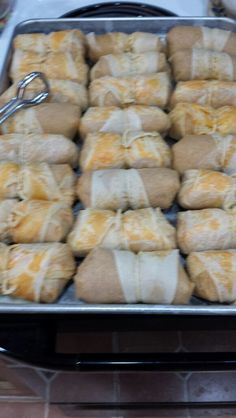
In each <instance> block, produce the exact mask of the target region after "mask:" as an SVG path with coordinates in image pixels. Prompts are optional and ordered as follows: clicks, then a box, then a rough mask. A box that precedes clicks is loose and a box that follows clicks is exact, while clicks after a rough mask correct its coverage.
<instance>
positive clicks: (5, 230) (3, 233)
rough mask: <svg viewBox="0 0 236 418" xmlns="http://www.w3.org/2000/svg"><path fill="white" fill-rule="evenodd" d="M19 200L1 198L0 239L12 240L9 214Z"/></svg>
mask: <svg viewBox="0 0 236 418" xmlns="http://www.w3.org/2000/svg"><path fill="white" fill-rule="evenodd" d="M17 202H18V201H17V200H16V199H5V200H0V241H10V229H9V228H10V227H9V216H10V213H11V211H12V210H13V208H14V207H15V205H16V204H17Z"/></svg>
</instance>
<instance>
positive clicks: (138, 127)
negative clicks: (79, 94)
mask: <svg viewBox="0 0 236 418" xmlns="http://www.w3.org/2000/svg"><path fill="white" fill-rule="evenodd" d="M169 127H170V122H169V117H168V115H167V114H166V113H165V112H163V110H161V109H159V108H158V107H154V106H141V105H136V106H128V107H127V108H126V109H120V108H119V107H115V106H108V107H90V108H89V109H88V110H87V111H86V112H85V113H84V115H83V116H82V118H81V120H80V135H81V136H82V137H85V136H86V135H87V134H88V133H90V132H114V133H118V134H123V133H124V132H126V131H145V132H152V131H157V132H160V133H165V132H166V131H167V130H168V129H169Z"/></svg>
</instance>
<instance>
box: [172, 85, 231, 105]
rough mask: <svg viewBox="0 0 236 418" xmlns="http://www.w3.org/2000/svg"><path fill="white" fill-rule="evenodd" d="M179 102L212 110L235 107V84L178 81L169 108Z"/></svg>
mask: <svg viewBox="0 0 236 418" xmlns="http://www.w3.org/2000/svg"><path fill="white" fill-rule="evenodd" d="M181 102H184V103H197V104H199V105H207V106H211V107H214V108H218V107H223V106H236V83H235V82H232V81H218V80H193V81H183V82H181V81H180V82H179V83H178V84H177V86H176V88H175V90H174V91H173V94H172V96H171V99H170V107H171V108H173V107H174V106H175V105H176V104H177V103H181Z"/></svg>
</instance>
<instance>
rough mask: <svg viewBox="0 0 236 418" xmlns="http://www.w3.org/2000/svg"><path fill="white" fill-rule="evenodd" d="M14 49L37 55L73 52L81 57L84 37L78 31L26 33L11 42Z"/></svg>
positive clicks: (83, 50)
mask: <svg viewBox="0 0 236 418" xmlns="http://www.w3.org/2000/svg"><path fill="white" fill-rule="evenodd" d="M13 47H14V49H21V50H22V51H31V52H37V53H39V54H40V53H41V54H42V53H46V52H55V51H56V52H59V51H60V52H68V51H69V52H73V53H75V54H77V55H81V56H83V55H84V53H85V35H84V34H83V33H82V32H81V31H80V30H78V29H71V30H63V31H58V32H50V33H49V34H47V35H46V34H44V33H27V34H22V35H17V36H16V37H15V38H14V40H13Z"/></svg>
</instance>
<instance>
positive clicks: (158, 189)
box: [77, 168, 180, 210]
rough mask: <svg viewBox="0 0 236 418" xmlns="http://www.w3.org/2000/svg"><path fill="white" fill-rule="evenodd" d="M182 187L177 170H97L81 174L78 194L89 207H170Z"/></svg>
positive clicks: (123, 208) (84, 204) (85, 205)
mask: <svg viewBox="0 0 236 418" xmlns="http://www.w3.org/2000/svg"><path fill="white" fill-rule="evenodd" d="M179 187H180V183H179V177H178V174H177V172H176V171H174V170H170V169H168V168H142V169H140V170H136V169H130V170H119V169H113V170H98V171H87V172H85V173H83V174H82V175H81V176H80V177H79V180H78V186H77V195H78V198H79V199H80V200H81V202H82V204H83V206H84V207H86V208H88V207H90V208H97V209H112V210H116V209H122V210H125V209H128V208H131V209H141V208H148V207H160V208H161V209H167V208H169V207H170V206H171V205H172V203H173V201H174V198H175V196H176V193H177V191H178V190H179Z"/></svg>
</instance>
